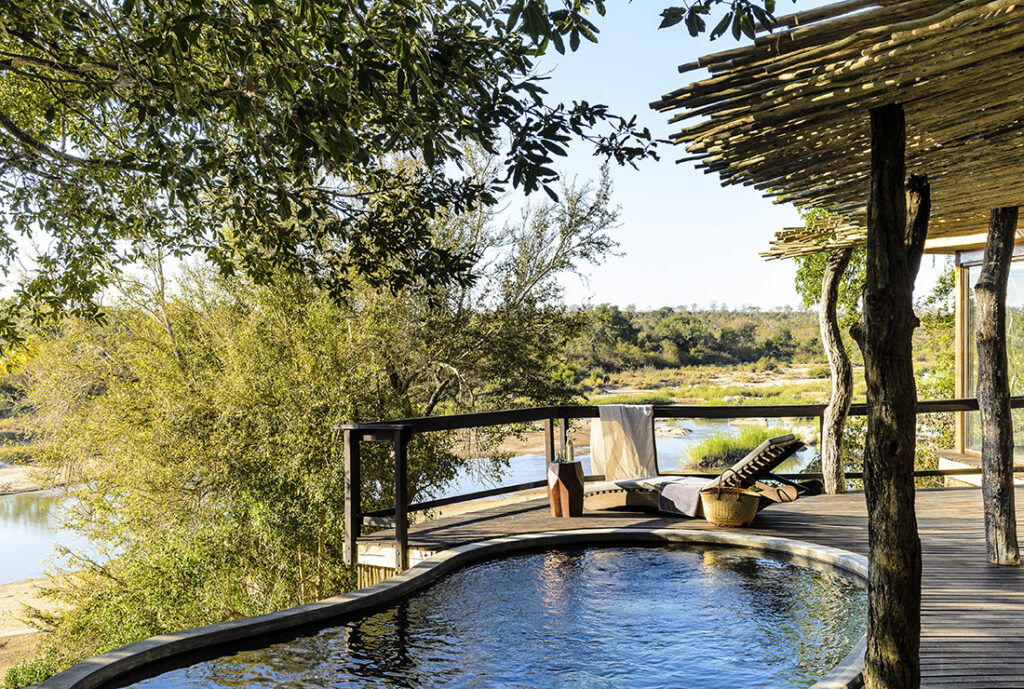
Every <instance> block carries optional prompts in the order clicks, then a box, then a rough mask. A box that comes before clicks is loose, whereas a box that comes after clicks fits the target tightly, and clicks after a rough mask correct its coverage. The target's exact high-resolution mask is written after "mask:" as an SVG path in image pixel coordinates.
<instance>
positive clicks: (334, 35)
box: [0, 0, 774, 339]
mask: <svg viewBox="0 0 1024 689" xmlns="http://www.w3.org/2000/svg"><path fill="white" fill-rule="evenodd" d="M553 4H554V8H552V7H551V6H549V5H548V3H546V2H544V1H543V0H480V1H471V0H459V1H456V2H438V1H436V0H426V1H423V0H387V1H386V2H370V1H369V0H315V1H314V0H114V1H112V2H93V1H92V0H9V1H8V2H4V3H2V4H0V223H2V225H3V230H2V234H0V266H2V267H3V268H5V269H6V272H7V273H8V278H9V279H10V272H11V270H12V269H13V267H15V266H16V265H17V263H18V252H19V241H18V236H19V235H27V236H29V237H30V238H33V239H34V240H38V241H39V242H40V243H41V244H42V246H40V247H39V249H38V254H39V255H38V256H37V257H36V259H35V263H34V265H33V266H32V267H31V271H30V274H29V277H28V278H26V279H25V280H24V281H23V282H22V284H21V285H20V286H19V287H18V289H17V290H16V291H15V292H14V294H15V296H14V297H13V298H12V299H10V300H9V302H8V303H7V304H6V307H5V310H4V312H3V313H0V336H2V337H5V338H6V339H12V338H16V337H17V330H16V329H15V327H14V325H15V322H16V321H17V318H18V316H19V315H24V314H26V313H31V314H32V315H33V316H34V318H35V319H36V320H37V321H38V320H39V319H41V318H42V317H44V316H46V315H47V314H53V313H58V314H59V313H72V314H78V315H85V316H96V315H97V314H98V307H97V306H96V302H95V297H96V295H97V294H100V293H101V292H102V291H103V290H104V289H105V288H106V287H108V286H109V284H110V283H111V280H112V279H113V278H112V276H113V275H115V274H116V273H117V272H119V271H121V270H123V269H124V268H125V266H127V265H130V264H133V263H136V262H137V261H139V260H140V259H142V258H145V257H147V256H151V255H154V254H156V253H160V254H169V255H176V256H185V255H200V256H203V257H205V258H206V259H208V260H209V261H210V262H212V264H213V265H214V266H216V267H217V268H218V269H219V271H220V273H222V274H224V275H230V274H232V273H236V272H241V273H243V274H244V275H246V276H247V277H248V278H250V279H252V280H255V281H256V282H257V283H258V284H266V283H267V282H268V281H269V280H270V279H271V277H272V276H273V275H275V274H277V272H278V271H281V270H285V271H287V272H290V273H301V274H304V275H306V276H307V277H310V278H312V279H313V280H314V281H315V283H316V284H317V285H318V286H321V287H323V288H324V289H326V290H327V291H328V292H329V293H330V294H331V295H332V296H334V297H338V296H339V295H341V294H343V293H345V292H346V290H348V288H349V287H350V286H351V280H352V275H353V274H358V275H359V276H361V278H362V279H364V280H366V281H367V282H368V284H370V285H374V286H382V285H386V286H388V287H391V288H401V287H402V286H403V285H408V284H410V283H412V282H415V281H420V280H424V279H427V278H429V279H430V280H432V281H438V280H440V281H443V282H453V283H462V284H465V283H467V282H469V281H470V280H471V268H472V266H473V263H474V257H472V256H467V255H465V254H462V253H459V252H457V251H455V250H453V249H452V248H451V247H445V246H441V245H438V244H437V243H436V242H435V241H434V238H433V237H432V235H431V232H430V229H429V228H430V223H431V220H432V219H433V218H434V217H435V216H436V215H437V214H438V213H440V212H445V213H458V212H459V211H460V210H464V209H467V208H471V207H474V206H476V205H478V204H481V203H482V204H488V203H493V202H494V200H495V197H496V195H497V194H498V193H499V192H500V191H501V190H502V189H507V187H508V185H512V186H514V187H518V188H521V189H523V190H524V191H525V192H527V193H529V192H534V191H537V190H540V189H543V190H545V191H546V192H547V193H548V194H549V195H551V196H552V197H553V198H554V197H555V195H556V193H555V191H554V189H553V186H552V185H553V183H554V181H555V180H556V179H557V174H556V172H555V170H554V168H553V167H552V164H553V160H554V159H555V157H558V156H562V155H565V152H566V147H567V146H568V145H569V143H570V142H571V141H572V140H574V139H575V140H580V139H582V140H585V141H587V142H589V143H590V144H591V145H592V146H593V148H594V150H595V152H596V153H597V154H599V155H601V156H604V157H607V158H611V159H614V160H615V161H616V162H618V163H620V164H632V163H635V162H636V161H638V160H640V159H643V158H646V157H653V156H655V142H654V141H653V140H652V137H651V134H650V132H649V131H648V130H647V129H643V128H640V127H639V126H638V125H637V124H636V121H635V118H633V119H626V118H620V117H617V116H615V115H613V114H612V113H611V112H609V110H608V108H607V107H605V106H603V105H599V104H592V103H589V102H585V101H584V102H577V103H572V104H561V103H550V102H548V101H547V100H545V95H546V93H545V90H544V88H543V86H542V81H543V78H542V77H540V76H538V75H537V74H536V73H535V61H536V59H537V58H538V57H539V56H540V55H541V54H543V53H544V51H545V50H546V49H547V48H548V47H549V46H554V48H555V49H556V50H558V51H560V52H564V51H565V50H566V49H567V48H568V49H570V50H575V49H576V48H577V47H578V46H579V44H580V40H581V37H582V38H586V39H587V40H589V41H595V40H596V35H597V32H598V29H597V26H595V24H594V23H593V22H592V21H591V18H592V16H593V15H594V14H595V13H596V14H597V15H603V14H604V12H605V7H604V3H603V0H564V1H563V2H557V1H556V2H554V3H553ZM717 4H724V5H728V7H729V12H728V14H727V15H726V19H729V21H731V22H733V27H734V31H733V32H734V34H737V27H739V28H738V30H739V31H743V32H746V33H749V32H750V30H752V27H753V23H752V22H753V19H758V20H761V21H767V20H769V19H770V17H769V13H770V12H771V11H772V10H773V8H774V2H773V1H770V0H769V1H766V2H764V3H763V4H758V3H754V2H751V1H750V0H701V1H700V2H694V3H690V4H688V5H687V6H686V7H685V8H670V9H669V10H666V12H668V13H669V15H670V16H667V17H666V21H665V22H664V23H663V25H671V24H672V23H674V20H673V19H672V17H676V16H683V17H684V19H685V21H686V24H687V26H688V27H689V28H690V31H691V33H696V32H697V31H699V30H701V29H703V26H704V23H703V21H704V20H703V19H702V17H704V16H706V15H707V14H708V12H709V11H710V8H711V7H712V6H713V5H717ZM680 11H681V12H682V14H681V15H679V14H678V13H679V12H680ZM713 33H721V31H720V30H719V29H718V28H716V30H715V32H713ZM467 143H470V144H475V145H478V146H481V147H483V148H484V149H485V150H487V151H491V152H495V151H498V150H501V151H503V152H504V154H503V162H502V165H501V166H500V167H499V169H498V170H497V173H498V174H496V176H495V177H493V178H491V179H488V180H483V181H481V180H476V179H472V178H470V177H469V176H467V175H464V174H462V172H461V163H462V153H461V151H462V150H463V146H464V145H465V144H467ZM395 156H399V157H413V158H415V159H418V160H422V161H423V162H424V163H425V165H424V166H422V167H421V166H413V167H396V166H394V165H392V164H391V163H392V159H393V158H394V157H395Z"/></svg>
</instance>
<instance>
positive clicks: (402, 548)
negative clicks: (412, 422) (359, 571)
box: [394, 426, 410, 572]
mask: <svg viewBox="0 0 1024 689" xmlns="http://www.w3.org/2000/svg"><path fill="white" fill-rule="evenodd" d="M409 436H410V433H409V428H408V426H403V427H402V428H401V429H399V430H397V431H396V432H395V440H394V448H395V571H396V572H404V571H405V570H407V569H409V456H408V454H409Z"/></svg>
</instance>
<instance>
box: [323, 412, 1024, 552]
mask: <svg viewBox="0 0 1024 689" xmlns="http://www.w3.org/2000/svg"><path fill="white" fill-rule="evenodd" d="M825 406H826V405H824V404H793V405H756V406H688V405H653V409H654V418H656V419H739V418H772V419H777V418H813V417H818V420H819V427H820V424H821V417H822V415H823V413H824V411H825ZM1010 406H1011V408H1014V409H1019V408H1024V397H1012V398H1011V399H1010ZM977 410H978V400H977V399H973V398H972V399H951V400H922V401H919V402H918V403H917V413H918V414H936V413H948V412H965V411H977ZM867 412H868V405H867V404H863V403H861V404H854V405H852V406H851V407H850V416H866V415H867ZM599 415H600V409H599V407H597V406H552V407H530V408H527V409H510V410H505V411H492V412H475V413H471V414H453V415H451V416H430V417H421V418H414V419H402V420H398V421H387V422H382V423H358V424H346V425H344V426H342V427H341V428H342V430H343V432H344V443H345V544H344V558H345V562H346V563H347V564H353V565H354V564H357V560H358V550H357V548H358V546H357V541H358V539H359V536H360V535H361V533H362V527H363V526H364V525H366V526H382V527H393V528H394V530H395V537H394V542H395V569H396V570H398V571H403V570H405V569H406V568H407V567H408V562H409V558H408V528H409V513H410V512H416V511H420V510H427V509H433V508H437V507H443V506H445V505H452V504H456V503H460V502H468V501H471V500H479V499H481V498H488V497H495V496H499V495H505V494H508V493H516V492H520V491H525V490H531V489H535V488H541V487H543V486H546V485H547V481H546V480H540V481H530V482H527V483H519V484H515V485H510V486H502V487H499V488H492V489H489V490H482V491H474V492H471V493H464V494H461V495H455V496H451V497H446V498H440V499H436V500H427V501H424V502H418V503H412V504H410V503H409V483H408V480H409V479H408V448H409V442H410V440H411V439H412V436H413V435H414V434H417V433H431V432H437V431H455V430H466V429H472V428H483V427H487V426H503V425H510V424H523V423H536V422H538V421H543V422H544V447H545V455H546V457H547V460H548V461H549V462H551V461H554V458H555V456H556V452H558V451H563V452H564V450H565V442H566V431H567V429H568V427H569V422H570V421H571V420H573V419H593V418H598V416H599ZM556 428H557V431H556ZM362 442H390V443H391V444H392V446H393V452H394V462H395V482H394V487H395V507H394V509H390V508H389V509H383V510H373V511H368V512H363V511H362V506H361V499H362V481H361V475H360V469H361V466H360V444H361V443H362ZM979 472H980V470H979V469H946V470H938V471H936V470H929V471H916V472H914V475H915V476H958V475H970V474H978V473H979ZM662 473H664V474H671V475H680V476H714V475H715V474H708V473H699V472H662ZM779 476H781V477H782V478H787V479H809V478H821V474H817V473H803V474H779ZM846 476H847V478H851V479H859V478H863V474H861V473H860V472H852V473H847V474H846ZM603 478H604V477H603V476H587V477H585V480H586V481H598V480H603ZM389 515H390V518H389Z"/></svg>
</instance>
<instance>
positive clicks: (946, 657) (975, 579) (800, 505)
mask: <svg viewBox="0 0 1024 689" xmlns="http://www.w3.org/2000/svg"><path fill="white" fill-rule="evenodd" d="M1022 510H1024V494H1022V493H1021V492H1020V491H1018V500H1017V512H1018V514H1020V513H1021V512H1022ZM917 518H918V527H919V529H920V533H921V544H922V549H923V559H924V581H923V597H922V600H923V604H922V610H921V616H922V620H921V621H922V627H921V636H922V638H921V674H922V686H924V687H950V688H956V689H973V688H977V689H1003V688H1007V687H1020V688H1021V689H1024V571H1022V570H1021V568H1015V567H996V566H994V565H989V564H988V562H987V561H986V559H985V537H984V531H983V517H982V508H981V491H980V490H979V489H977V488H946V489H934V490H922V491H919V492H918V495H917ZM588 527H593V528H616V527H617V528H629V527H661V528H682V529H707V528H715V527H711V526H709V525H707V524H706V523H705V522H704V520H702V519H700V520H698V519H675V518H665V517H660V516H657V515H651V514H643V513H637V512H619V511H610V510H602V511H593V512H589V513H586V514H584V516H582V517H579V518H574V519H555V518H552V517H551V516H549V513H548V508H547V505H546V504H545V502H542V501H540V500H532V501H529V502H525V503H519V504H505V505H501V506H499V507H494V508H490V509H486V510H482V511H479V512H473V513H468V514H463V515H459V516H455V517H448V518H444V519H438V520H435V521H430V522H426V523H423V524H419V525H414V526H412V527H410V529H409V547H410V549H420V550H426V551H437V550H443V549H445V548H448V547H451V546H454V545H459V544H462V543H469V542H473V541H480V540H485V539H488V538H495V537H498V536H505V535H511V534H522V533H536V532H544V531H559V530H563V529H578V528H588ZM747 530H748V531H750V532H753V533H763V534H768V535H774V536H783V537H786V538H794V539H798V540H803V541H809V542H812V543H821V544H824V545H830V546H834V547H837V548H844V549H846V550H850V551H853V552H856V553H861V554H865V555H866V554H867V517H866V512H865V507H864V495H863V494H862V493H848V494H846V495H839V496H820V497H814V498H801V499H800V500H799V501H797V502H795V503H792V504H789V505H779V506H775V507H772V508H769V509H768V510H765V511H764V512H761V514H760V515H759V516H758V519H757V521H756V522H755V523H754V525H753V526H752V527H750V528H749V529H747ZM1022 535H1024V534H1022ZM392 537H393V533H392V532H390V531H382V532H378V533H375V534H372V535H370V536H364V537H363V538H362V539H360V543H361V544H366V545H367V546H369V545H371V544H373V545H383V546H386V545H387V544H388V541H389V539H390V538H392Z"/></svg>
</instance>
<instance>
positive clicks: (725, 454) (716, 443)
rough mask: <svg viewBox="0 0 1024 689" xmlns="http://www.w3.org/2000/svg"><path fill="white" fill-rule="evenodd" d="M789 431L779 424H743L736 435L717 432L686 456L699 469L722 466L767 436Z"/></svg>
mask: <svg viewBox="0 0 1024 689" xmlns="http://www.w3.org/2000/svg"><path fill="white" fill-rule="evenodd" d="M789 432H790V430H789V429H787V428H781V427H779V426H772V427H771V428H766V427H764V426H744V427H743V428H742V429H741V430H740V434H739V435H738V436H735V435H729V434H727V433H718V434H716V435H713V436H711V437H710V438H708V439H707V440H705V441H703V442H701V443H698V444H697V445H694V446H693V447H691V448H690V450H689V453H688V455H687V457H688V459H689V462H690V464H691V465H694V466H698V467H700V468H701V469H719V468H724V467H728V466H731V465H733V464H735V463H736V462H737V461H739V460H740V459H743V458H744V457H746V456H747V453H749V452H750V451H751V450H753V449H754V448H755V447H757V446H758V445H760V444H761V443H763V442H764V441H765V440H768V438H774V437H775V436H777V435H784V434H786V433H789Z"/></svg>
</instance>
